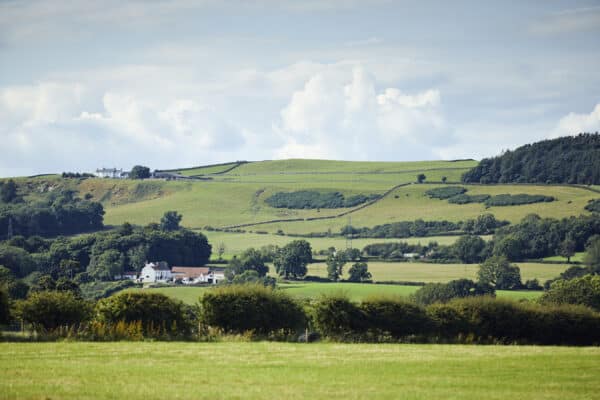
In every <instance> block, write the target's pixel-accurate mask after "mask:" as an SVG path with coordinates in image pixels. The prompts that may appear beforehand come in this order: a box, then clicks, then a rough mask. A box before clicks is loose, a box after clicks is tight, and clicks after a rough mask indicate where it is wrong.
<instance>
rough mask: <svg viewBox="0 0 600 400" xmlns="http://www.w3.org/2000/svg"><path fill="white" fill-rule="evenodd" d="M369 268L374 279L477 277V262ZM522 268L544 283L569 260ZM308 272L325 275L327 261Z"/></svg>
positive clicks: (386, 264) (527, 275)
mask: <svg viewBox="0 0 600 400" xmlns="http://www.w3.org/2000/svg"><path fill="white" fill-rule="evenodd" d="M368 264H369V272H371V274H372V275H373V280H374V281H382V282H386V281H398V282H448V281H450V280H453V279H461V278H467V279H473V280H476V279H477V271H478V270H479V265H478V264H431V263H419V262H402V263H390V262H369V263H368ZM515 264H516V265H518V266H519V268H520V269H521V279H522V280H523V282H525V281H527V280H529V279H537V280H538V281H540V283H541V284H543V283H544V282H545V281H547V280H549V279H553V278H556V277H558V275H559V274H560V273H561V272H563V271H564V270H566V269H567V268H569V265H568V264H564V265H563V264H543V263H515ZM351 265H352V263H347V264H346V265H345V266H344V274H343V275H342V277H343V278H344V279H345V278H347V277H348V274H347V272H348V269H349V268H350V266H351ZM308 274H309V275H315V276H321V277H326V276H327V265H326V264H325V263H315V264H310V265H309V266H308Z"/></svg>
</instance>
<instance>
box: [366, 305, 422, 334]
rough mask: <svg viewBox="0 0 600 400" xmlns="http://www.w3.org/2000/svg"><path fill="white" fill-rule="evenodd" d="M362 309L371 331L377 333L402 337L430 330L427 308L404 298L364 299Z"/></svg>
mask: <svg viewBox="0 0 600 400" xmlns="http://www.w3.org/2000/svg"><path fill="white" fill-rule="evenodd" d="M360 309H361V311H362V312H363V314H364V315H365V318H366V325H367V327H368V329H369V331H370V332H372V333H374V334H375V335H390V336H392V337H393V338H401V337H404V336H407V335H418V334H425V333H427V331H428V330H429V320H428V318H427V315H426V314H425V310H423V309H422V308H420V307H419V306H417V305H416V304H414V303H409V302H407V301H404V300H402V299H392V298H379V299H377V298H375V299H370V300H366V301H363V302H362V303H361V304H360Z"/></svg>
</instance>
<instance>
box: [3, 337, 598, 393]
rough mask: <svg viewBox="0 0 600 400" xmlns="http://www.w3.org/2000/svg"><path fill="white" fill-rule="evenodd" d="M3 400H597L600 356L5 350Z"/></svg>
mask: <svg viewBox="0 0 600 400" xmlns="http://www.w3.org/2000/svg"><path fill="white" fill-rule="evenodd" d="M0 376H1V377H2V379H0V398H2V399H73V400H75V399H77V400H81V399H128V400H136V399H143V400H150V399H242V398H243V399H264V398H285V399H344V400H345V399H399V398H402V399H426V400H431V399H440V400H447V399H474V400H480V399H502V400H504V399H507V398H512V399H556V400H563V399H593V398H596V397H597V394H598V392H599V391H600V381H599V380H598V379H597V378H598V376H600V348H597V347H594V348H589V347H580V348H577V347H560V348H559V347H533V346H464V345H408V344H406V345H397V344H385V345H379V344H333V343H315V344H293V343H267V342H258V343H257V342H255V343H236V342H221V343H173V342H170V343H169V342H167V343H165V342H163V343H160V342H157V343H152V342H141V343H133V342H129V343H127V342H116V343H81V342H80V343H69V342H63V343H0Z"/></svg>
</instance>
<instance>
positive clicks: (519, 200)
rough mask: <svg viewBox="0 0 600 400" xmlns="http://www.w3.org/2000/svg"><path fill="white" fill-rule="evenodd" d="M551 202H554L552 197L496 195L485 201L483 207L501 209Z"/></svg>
mask: <svg viewBox="0 0 600 400" xmlns="http://www.w3.org/2000/svg"><path fill="white" fill-rule="evenodd" d="M551 201H554V197H552V196H543V195H541V194H525V193H521V194H498V195H495V196H492V197H490V198H489V199H487V200H486V201H485V205H486V206H487V207H502V206H518V205H521V204H533V203H543V202H551Z"/></svg>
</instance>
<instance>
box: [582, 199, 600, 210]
mask: <svg viewBox="0 0 600 400" xmlns="http://www.w3.org/2000/svg"><path fill="white" fill-rule="evenodd" d="M585 209H586V210H588V211H590V212H597V213H600V199H594V200H590V201H588V203H587V204H586V205H585Z"/></svg>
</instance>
